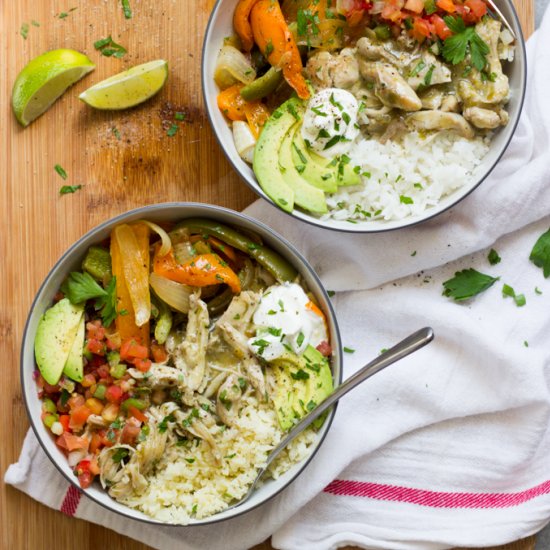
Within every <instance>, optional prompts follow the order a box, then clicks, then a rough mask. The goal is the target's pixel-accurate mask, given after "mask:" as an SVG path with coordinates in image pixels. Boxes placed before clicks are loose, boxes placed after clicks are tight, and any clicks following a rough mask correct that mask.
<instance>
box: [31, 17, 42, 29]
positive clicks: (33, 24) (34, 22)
mask: <svg viewBox="0 0 550 550" xmlns="http://www.w3.org/2000/svg"><path fill="white" fill-rule="evenodd" d="M31 25H32V26H33V27H40V23H39V22H38V21H35V20H34V19H33V20H32V21H31Z"/></svg>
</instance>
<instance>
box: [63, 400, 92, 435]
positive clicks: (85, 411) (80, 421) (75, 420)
mask: <svg viewBox="0 0 550 550" xmlns="http://www.w3.org/2000/svg"><path fill="white" fill-rule="evenodd" d="M91 414H92V411H91V410H90V409H89V408H88V407H86V405H81V406H80V407H77V408H76V409H73V410H72V411H71V421H70V422H69V426H70V427H71V429H72V430H78V429H80V428H82V426H84V424H85V422H86V420H88V417H89V416H90V415H91Z"/></svg>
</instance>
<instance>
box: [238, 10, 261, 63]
mask: <svg viewBox="0 0 550 550" xmlns="http://www.w3.org/2000/svg"><path fill="white" fill-rule="evenodd" d="M257 1H258V0H240V2H239V3H238V4H237V7H236V8H235V12H234V13H233V28H234V29H235V32H236V33H237V36H238V37H239V38H240V39H241V44H242V46H243V50H244V51H245V52H249V51H250V50H251V49H252V47H253V46H254V37H253V35H252V27H251V26H250V20H249V18H250V12H251V11H252V8H253V7H254V4H255V3H256V2H257Z"/></svg>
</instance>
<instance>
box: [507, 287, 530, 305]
mask: <svg viewBox="0 0 550 550" xmlns="http://www.w3.org/2000/svg"><path fill="white" fill-rule="evenodd" d="M502 297H503V298H507V297H510V298H513V299H514V302H516V306H518V307H522V306H524V305H525V304H526V303H527V300H526V299H525V296H524V295H523V294H516V291H515V290H514V289H513V288H512V287H511V286H510V285H507V284H504V285H503V286H502Z"/></svg>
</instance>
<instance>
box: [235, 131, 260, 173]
mask: <svg viewBox="0 0 550 550" xmlns="http://www.w3.org/2000/svg"><path fill="white" fill-rule="evenodd" d="M233 140H234V141H235V148H236V149H237V153H239V155H240V157H241V158H242V159H243V160H244V161H246V162H248V163H250V164H252V162H251V159H252V160H253V159H254V147H255V145H256V138H255V137H254V134H253V133H252V130H251V129H250V126H249V125H248V124H247V123H246V122H243V121H241V120H235V121H234V122H233Z"/></svg>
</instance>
